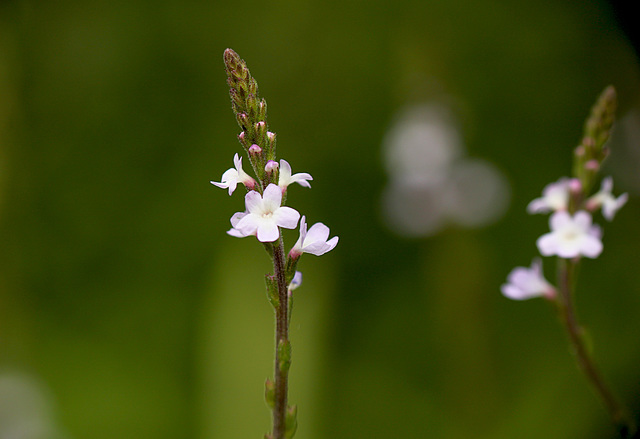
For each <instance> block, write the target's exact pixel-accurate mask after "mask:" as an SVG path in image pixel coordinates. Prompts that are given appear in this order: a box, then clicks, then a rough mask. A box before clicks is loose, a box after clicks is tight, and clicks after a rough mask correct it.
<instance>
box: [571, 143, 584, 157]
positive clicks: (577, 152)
mask: <svg viewBox="0 0 640 439" xmlns="http://www.w3.org/2000/svg"><path fill="white" fill-rule="evenodd" d="M573 153H574V154H575V156H576V157H579V158H582V157H584V155H585V150H584V146H583V145H578V146H576V149H575V150H574V151H573Z"/></svg>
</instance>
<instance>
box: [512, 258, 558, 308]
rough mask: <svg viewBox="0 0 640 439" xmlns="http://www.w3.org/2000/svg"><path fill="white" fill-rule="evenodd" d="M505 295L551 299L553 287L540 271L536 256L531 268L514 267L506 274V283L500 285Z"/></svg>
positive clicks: (553, 292)
mask: <svg viewBox="0 0 640 439" xmlns="http://www.w3.org/2000/svg"><path fill="white" fill-rule="evenodd" d="M500 290H501V291H502V294H503V295H504V296H505V297H508V298H509V299H513V300H525V299H531V298H534V297H541V296H543V297H546V298H547V299H553V298H554V297H555V294H556V290H555V288H553V286H552V285H551V284H550V283H549V282H547V280H546V279H545V278H544V275H543V273H542V262H541V261H540V258H536V259H534V260H533V262H532V263H531V268H526V267H516V268H514V269H513V270H511V273H509V276H507V283H506V284H503V285H502V287H500Z"/></svg>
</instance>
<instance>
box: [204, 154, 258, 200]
mask: <svg viewBox="0 0 640 439" xmlns="http://www.w3.org/2000/svg"><path fill="white" fill-rule="evenodd" d="M233 164H234V165H235V168H229V169H227V170H226V171H225V172H224V174H222V178H221V179H220V183H217V182H215V181H212V182H211V184H213V185H216V186H218V187H219V188H222V189H227V188H229V195H231V194H232V193H233V191H235V190H236V187H237V186H238V183H242V184H244V185H245V186H246V187H247V188H249V189H253V187H254V186H255V184H256V182H255V180H254V179H253V178H251V177H250V176H249V175H248V174H247V173H246V172H244V170H243V169H242V157H240V156H238V154H237V153H236V155H235V156H233Z"/></svg>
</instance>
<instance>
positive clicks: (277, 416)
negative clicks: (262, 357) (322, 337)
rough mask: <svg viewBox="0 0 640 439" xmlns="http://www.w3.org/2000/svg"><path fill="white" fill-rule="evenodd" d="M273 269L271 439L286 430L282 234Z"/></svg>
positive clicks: (286, 331)
mask: <svg viewBox="0 0 640 439" xmlns="http://www.w3.org/2000/svg"><path fill="white" fill-rule="evenodd" d="M273 250H274V251H273V270H274V274H275V276H276V280H277V283H278V299H279V305H278V308H277V310H276V355H275V357H276V358H275V400H274V408H273V432H272V437H273V439H284V437H285V430H286V410H287V391H288V381H289V368H288V367H282V363H281V361H280V346H282V345H283V344H285V343H288V342H289V317H288V314H289V309H288V302H289V301H288V300H287V284H286V279H285V255H284V245H283V242H282V234H281V235H280V238H279V240H278V244H277V245H275V246H274V249H273Z"/></svg>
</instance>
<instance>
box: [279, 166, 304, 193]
mask: <svg viewBox="0 0 640 439" xmlns="http://www.w3.org/2000/svg"><path fill="white" fill-rule="evenodd" d="M308 180H313V177H311V175H310V174H307V173H306V172H302V173H299V174H293V175H291V165H289V162H287V161H286V160H285V159H280V178H279V179H278V186H280V189H282V191H283V192H284V191H285V190H286V189H287V186H289V185H290V184H291V183H298V184H299V185H300V186H304V187H311V184H310V183H309V181H308Z"/></svg>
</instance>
